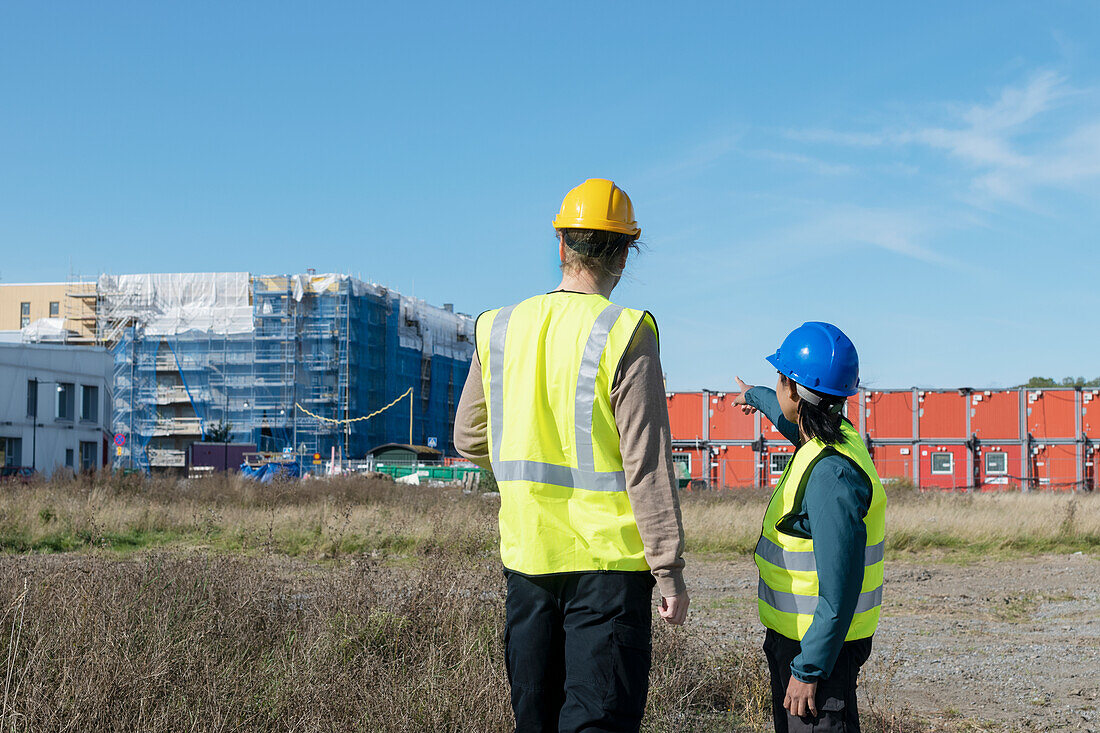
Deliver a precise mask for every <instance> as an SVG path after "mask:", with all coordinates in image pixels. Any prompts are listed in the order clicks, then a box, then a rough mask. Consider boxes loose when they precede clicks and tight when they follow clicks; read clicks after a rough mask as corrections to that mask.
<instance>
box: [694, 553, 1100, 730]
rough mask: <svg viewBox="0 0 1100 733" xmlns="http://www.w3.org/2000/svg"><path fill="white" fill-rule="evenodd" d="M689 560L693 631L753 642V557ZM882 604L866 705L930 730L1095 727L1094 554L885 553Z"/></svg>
mask: <svg viewBox="0 0 1100 733" xmlns="http://www.w3.org/2000/svg"><path fill="white" fill-rule="evenodd" d="M688 562H689V565H688V572H689V576H688V583H689V588H690V591H691V593H692V604H691V616H692V617H691V619H690V623H691V624H692V625H693V626H695V627H696V629H697V633H699V634H700V635H702V636H704V637H708V638H713V639H714V640H715V642H716V643H728V644H733V645H735V646H747V647H756V648H758V647H759V645H760V643H761V641H762V638H763V631H762V628H761V627H760V626H759V624H758V622H757V620H756V604H755V595H756V578H757V576H756V567H755V565H753V563H752V561H751V560H748V559H745V560H740V559H739V560H733V561H730V560H715V559H707V558H705V557H690V558H689V560H688ZM883 602H884V606H883V614H882V620H881V622H880V624H879V630H878V633H877V634H876V635H875V648H874V651H873V652H872V655H871V659H870V661H869V662H868V663H867V665H866V666H865V667H864V673H863V675H862V676H861V680H860V682H861V684H860V690H861V704H862V705H863V706H864V708H866V707H867V706H874V707H875V708H876V709H878V710H880V711H883V712H898V713H902V714H907V713H915V714H917V715H918V716H919V717H920V718H922V719H923V720H925V721H928V722H930V723H931V724H932V726H933V728H934V729H936V730H948V731H962V730H967V731H972V730H977V731H984V730H990V731H1002V730H1013V731H1014V730H1023V731H1050V730H1057V731H1092V732H1093V733H1100V711H1098V708H1100V558H1098V557H1097V556H1094V555H1081V554H1077V555H1069V556H1066V555H1049V556H1044V557H1035V558H1015V559H996V560H994V559H989V560H982V561H979V562H977V563H970V564H962V565H960V564H957V563H952V562H950V560H949V558H948V557H941V558H932V557H929V559H921V560H917V561H912V560H910V561H893V562H891V561H889V560H888V561H887V564H886V585H885V590H884V601H883ZM761 654H763V652H761Z"/></svg>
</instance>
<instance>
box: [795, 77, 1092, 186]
mask: <svg viewBox="0 0 1100 733" xmlns="http://www.w3.org/2000/svg"><path fill="white" fill-rule="evenodd" d="M1096 98H1097V95H1096V93H1095V92H1094V91H1080V90H1075V89H1073V88H1071V87H1070V86H1069V84H1068V83H1067V80H1066V78H1065V77H1064V76H1062V75H1060V74H1057V73H1055V72H1053V71H1038V72H1036V73H1033V74H1032V75H1031V76H1030V77H1028V78H1027V80H1026V81H1024V82H1023V83H1022V84H1017V85H1011V86H1007V87H1005V88H1004V89H1002V90H1001V91H1000V93H999V94H998V95H997V97H996V99H994V100H993V101H991V102H988V103H985V104H971V105H968V106H965V107H960V106H958V105H956V106H955V107H954V113H953V115H952V118H953V119H952V124H946V125H945V124H940V125H925V126H920V125H917V126H909V127H899V128H895V129H890V130H882V131H873V132H844V131H835V130H820V129H810V130H795V131H790V132H788V133H787V137H789V138H790V139H792V140H796V141H799V142H808V143H824V144H831V145H840V146H848V147H884V146H920V147H925V148H931V149H933V150H939V151H942V152H944V153H946V154H947V155H948V156H949V157H950V158H951V159H953V160H955V161H957V162H958V163H960V164H962V165H964V166H966V168H967V169H968V170H969V173H968V174H967V178H966V180H967V181H968V191H967V192H966V198H968V199H970V200H971V203H974V204H976V205H978V206H989V205H991V204H996V203H1009V204H1014V205H1017V206H1024V207H1029V208H1031V207H1033V202H1032V198H1033V196H1034V194H1035V193H1036V192H1037V191H1038V190H1040V189H1044V188H1053V189H1074V190H1078V189H1080V190H1085V187H1086V185H1087V184H1092V183H1094V182H1095V180H1096V179H1098V178H1100V117H1097V116H1095V113H1093V115H1092V116H1091V117H1090V116H1089V115H1088V114H1087V113H1086V114H1085V115H1084V118H1083V119H1080V118H1081V117H1082V115H1081V114H1080V113H1078V112H1077V111H1076V110H1073V109H1068V108H1070V106H1071V105H1070V104H1069V102H1070V101H1071V100H1077V101H1086V102H1087V101H1089V100H1092V101H1096ZM1066 109H1068V113H1069V114H1070V115H1072V114H1077V116H1078V118H1079V119H1078V120H1076V123H1075V124H1070V125H1069V126H1068V127H1067V126H1066V125H1065V120H1064V119H1062V118H1058V119H1055V120H1053V121H1052V120H1051V117H1052V115H1054V113H1055V112H1058V111H1066ZM1063 117H1064V115H1063ZM1048 130H1050V132H1048ZM1055 130H1057V131H1058V132H1054V131H1055ZM1067 130H1068V131H1067ZM1092 188H1095V186H1093V187H1091V188H1089V189H1088V190H1092Z"/></svg>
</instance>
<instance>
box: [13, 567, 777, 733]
mask: <svg viewBox="0 0 1100 733" xmlns="http://www.w3.org/2000/svg"><path fill="white" fill-rule="evenodd" d="M502 586H503V584H502V582H501V576H500V570H499V566H497V565H495V564H494V563H469V562H464V561H461V560H458V559H456V558H455V557H434V558H429V559H426V560H425V561H424V562H423V563H422V564H420V565H418V566H417V567H416V568H411V569H394V568H383V567H381V566H380V565H379V564H378V563H377V562H376V561H362V560H361V561H357V562H347V563H344V565H343V566H342V567H340V568H331V567H330V568H325V569H318V567H317V566H315V565H310V564H309V563H302V562H298V563H294V562H293V561H288V560H286V559H272V558H240V557H230V556H226V555H208V554H207V555H199V556H194V557H181V556H179V555H178V554H154V555H145V556H143V557H140V558H134V559H129V560H122V561H119V560H107V559H104V558H101V557H90V556H77V557H72V556H69V557H57V556H54V557H37V558H34V557H17V558H11V557H9V558H5V559H3V560H2V561H0V598H3V599H4V601H5V602H6V601H8V600H11V603H10V604H9V605H8V606H7V613H6V614H5V615H4V617H3V618H2V620H0V647H2V649H0V658H6V659H7V674H8V682H7V684H6V689H5V696H4V704H3V709H2V711H0V729H2V730H4V731H67V730H94V731H136V730H141V731H152V732H155V733H160V732H167V731H181V730H193V731H290V730H292V731H337V730H338V731H360V730H361V731H417V732H420V731H504V730H508V729H509V728H510V727H511V726H512V718H511V710H510V707H509V702H508V692H507V683H506V679H505V673H504V664H503V648H502V638H501V637H502V634H501V631H502V628H503V598H502ZM24 591H25V592H24ZM761 680H762V674H761V670H760V668H759V661H758V660H756V659H755V657H754V656H753V655H745V654H743V653H738V652H734V651H725V652H721V651H718V652H716V651H714V650H712V649H708V648H707V647H706V646H705V645H704V644H703V643H702V641H701V640H700V639H699V638H697V637H695V636H692V635H691V634H690V633H687V632H683V631H673V630H669V629H667V628H664V627H659V628H658V631H657V633H656V638H655V643H654V674H653V678H652V692H651V695H650V699H649V705H648V708H647V717H646V721H645V726H644V728H645V729H646V730H654V731H657V730H660V731H668V730H700V731H705V730H714V731H718V730H734V729H742V730H744V729H745V727H744V726H745V725H750V726H751V727H752V728H753V729H759V727H760V725H761V724H762V722H761V721H763V720H764V717H763V715H764V712H763V711H764V706H763V698H762V697H761V691H762V686H761Z"/></svg>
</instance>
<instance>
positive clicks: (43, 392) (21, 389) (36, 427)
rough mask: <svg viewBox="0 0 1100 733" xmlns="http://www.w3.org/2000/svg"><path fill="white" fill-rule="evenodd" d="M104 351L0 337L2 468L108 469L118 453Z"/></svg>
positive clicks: (109, 368) (44, 470)
mask: <svg viewBox="0 0 1100 733" xmlns="http://www.w3.org/2000/svg"><path fill="white" fill-rule="evenodd" d="M112 367H113V360H112V358H111V354H110V353H108V352H107V350H106V349H103V348H98V347H91V346H66V345H61V344H31V343H18V342H16V343H12V342H10V341H9V342H4V339H0V464H2V465H5V466H31V467H34V468H35V469H36V470H37V471H38V472H39V473H42V474H47V475H48V474H50V473H52V472H54V471H56V470H57V469H60V468H66V467H67V468H69V469H72V470H74V471H80V470H84V469H92V470H94V469H97V468H102V467H103V465H104V457H105V456H106V455H107V453H108V450H109V449H110V450H114V448H113V446H111V445H110V443H111V435H110V433H109V426H110V424H111V399H110V394H109V392H110V388H111V376H112Z"/></svg>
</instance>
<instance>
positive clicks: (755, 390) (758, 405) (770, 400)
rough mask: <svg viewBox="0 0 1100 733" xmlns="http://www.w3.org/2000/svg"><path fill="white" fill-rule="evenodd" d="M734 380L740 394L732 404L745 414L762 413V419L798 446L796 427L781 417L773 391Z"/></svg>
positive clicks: (798, 438) (781, 412)
mask: <svg viewBox="0 0 1100 733" xmlns="http://www.w3.org/2000/svg"><path fill="white" fill-rule="evenodd" d="M736 379H737V386H738V387H740V389H741V394H739V395H737V398H736V399H734V401H733V404H735V405H741V409H743V410H744V411H745V413H746V414H752V412H753V411H754V410H760V412H762V413H764V417H766V418H768V419H769V420H771V423H772V425H774V426H775V428H776V430H778V431H779V432H780V433H782V434H783V437H784V438H786V439H787V440H789V441H791V442H792V443H794V444H795V445H799V444H800V443H801V442H802V441H801V436H800V434H799V432H798V426H797V425H795V424H794V423H793V422H791V421H790V420H788V419H787V418H785V417H784V416H783V410H782V409H780V407H779V398H778V397H776V396H775V390H774V389H769V388H767V387H754V386H752V385H751V384H745V383H744V382H742V381H741V377H736Z"/></svg>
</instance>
